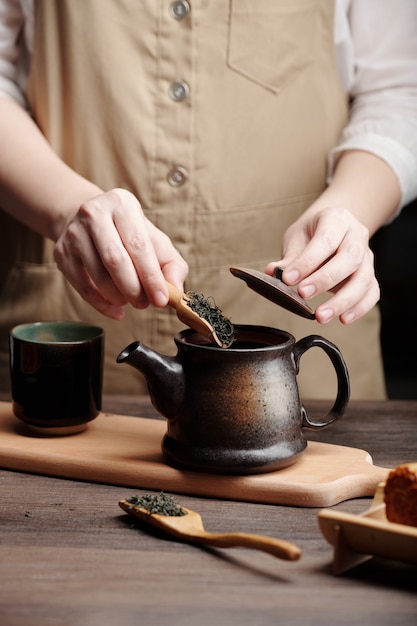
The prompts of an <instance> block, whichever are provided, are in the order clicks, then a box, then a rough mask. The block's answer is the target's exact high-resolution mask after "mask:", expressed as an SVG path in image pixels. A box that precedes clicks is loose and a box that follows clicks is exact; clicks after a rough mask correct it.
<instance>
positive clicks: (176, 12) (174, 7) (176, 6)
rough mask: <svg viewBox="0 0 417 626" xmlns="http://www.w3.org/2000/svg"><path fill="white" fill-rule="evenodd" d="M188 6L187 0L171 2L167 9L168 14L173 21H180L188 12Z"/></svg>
mask: <svg viewBox="0 0 417 626" xmlns="http://www.w3.org/2000/svg"><path fill="white" fill-rule="evenodd" d="M190 8H191V7H190V5H189V3H188V2H187V0H180V1H179V2H172V3H171V6H170V7H169V12H170V13H171V15H172V17H173V18H174V19H175V20H182V18H183V17H185V16H186V15H187V13H189V11H190Z"/></svg>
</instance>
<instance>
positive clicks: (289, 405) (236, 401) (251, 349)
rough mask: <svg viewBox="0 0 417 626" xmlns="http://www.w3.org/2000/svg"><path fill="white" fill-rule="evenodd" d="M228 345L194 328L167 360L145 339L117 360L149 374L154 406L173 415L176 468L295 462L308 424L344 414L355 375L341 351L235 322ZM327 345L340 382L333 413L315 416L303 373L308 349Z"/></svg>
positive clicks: (259, 468)
mask: <svg viewBox="0 0 417 626" xmlns="http://www.w3.org/2000/svg"><path fill="white" fill-rule="evenodd" d="M236 330H237V340H236V341H235V343H234V344H233V345H232V347H230V348H228V349H223V348H219V347H217V346H215V345H214V344H211V343H209V342H208V341H207V340H206V339H204V338H203V337H201V335H199V334H197V333H195V332H194V331H192V330H185V331H182V332H181V333H179V334H178V335H177V336H176V337H175V343H176V345H177V348H178V353H177V355H176V356H175V357H167V356H163V355H160V354H159V353H157V352H155V351H153V350H151V349H150V348H148V347H147V346H144V345H143V344H141V343H139V342H135V343H133V344H131V345H130V346H128V347H127V348H126V349H125V350H124V351H123V352H122V353H121V354H120V355H119V357H118V362H127V363H129V364H130V365H132V366H133V367H136V368H137V369H139V370H140V371H141V372H142V373H143V374H144V375H145V377H146V379H147V382H148V387H149V391H150V396H151V399H152V403H153V405H154V406H155V408H156V409H157V410H158V411H159V412H160V413H161V414H162V415H163V416H164V417H166V418H167V420H168V423H167V432H166V434H165V436H164V438H163V441H162V450H163V452H164V453H165V455H166V456H167V457H168V459H169V460H170V461H171V462H172V463H174V464H175V465H178V466H181V467H186V468H189V469H194V470H199V471H208V472H216V473H224V474H253V473H260V472H267V471H272V470H276V469H280V468H283V467H285V466H287V465H290V464H292V463H294V462H295V461H296V460H297V459H298V457H299V456H300V455H301V454H302V453H303V451H304V450H305V448H306V445H307V444H306V440H305V438H304V436H303V433H302V428H303V427H307V428H313V429H319V428H323V427H324V426H327V425H328V424H330V423H331V422H333V421H335V420H336V419H338V418H339V417H340V416H341V415H342V414H343V412H344V410H345V407H346V405H347V403H348V400H349V377H348V373H347V369H346V365H345V363H344V360H343V358H342V355H341V354H340V352H339V350H338V349H337V348H336V346H334V345H333V344H331V343H330V342H328V341H327V340H326V339H324V338H322V337H320V336H318V335H311V336H309V337H305V338H304V339H301V340H300V341H298V342H296V341H295V339H294V337H292V335H290V334H289V333H287V332H285V331H281V330H276V329H273V328H267V327H262V326H236ZM313 346H317V347H320V348H322V349H323V350H324V351H325V352H326V353H327V354H328V356H329V357H330V359H331V361H332V363H333V365H334V368H335V371H336V374H337V379H338V393H337V398H336V400H335V402H334V405H333V407H332V409H331V410H330V412H329V413H328V414H327V415H326V416H325V417H324V418H323V419H321V420H319V421H312V420H311V419H310V418H309V416H308V415H307V413H306V411H305V409H304V407H303V406H302V404H301V401H300V397H299V392H298V385H297V373H298V370H299V362H300V358H301V356H302V355H303V354H304V352H305V351H306V350H308V349H309V348H311V347H313Z"/></svg>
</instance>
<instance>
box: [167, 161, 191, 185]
mask: <svg viewBox="0 0 417 626" xmlns="http://www.w3.org/2000/svg"><path fill="white" fill-rule="evenodd" d="M187 178H188V172H187V170H186V169H185V168H184V167H181V165H177V166H176V167H174V168H173V169H172V170H171V171H170V172H169V174H168V182H169V184H170V185H171V187H181V185H183V184H184V183H185V182H186V180H187Z"/></svg>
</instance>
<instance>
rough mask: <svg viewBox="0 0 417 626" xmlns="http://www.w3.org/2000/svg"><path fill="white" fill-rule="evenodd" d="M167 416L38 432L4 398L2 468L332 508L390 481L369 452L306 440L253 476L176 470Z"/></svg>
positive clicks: (102, 418)
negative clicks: (169, 457) (300, 449)
mask: <svg viewBox="0 0 417 626" xmlns="http://www.w3.org/2000/svg"><path fill="white" fill-rule="evenodd" d="M165 430H166V423H165V421H164V420H152V419H145V418H140V417H127V416H121V415H110V414H101V415H99V416H98V418H97V419H95V420H94V421H93V422H91V423H90V424H89V426H88V429H87V430H86V431H84V432H82V433H79V434H76V435H71V436H66V437H53V438H50V437H48V438H46V437H37V436H35V435H33V434H30V433H28V432H27V431H26V430H25V426H24V425H23V424H22V423H21V422H20V421H19V420H18V419H17V418H16V417H14V415H13V412H12V407H11V404H10V403H6V402H0V467H2V468H4V469H11V470H19V471H24V472H31V473H36V474H45V475H48V476H57V477H61V478H72V479H75V480H87V481H91V482H99V483H106V484H111V485H122V486H124V487H136V488H140V489H150V490H156V491H167V492H173V493H179V494H188V495H195V496H207V497H213V498H221V499H228V500H242V501H247V502H263V503H270V504H287V505H295V506H303V507H327V506H332V505H334V504H337V503H338V502H341V501H343V500H348V499H349V498H357V497H362V496H371V495H373V494H374V493H375V489H376V486H377V485H378V483H379V482H381V481H383V480H385V479H386V476H387V474H388V471H389V470H388V469H387V468H382V467H376V466H374V465H373V464H372V459H371V457H370V456H369V454H368V453H367V452H365V451H364V450H359V449H356V448H350V447H347V446H336V445H332V444H326V443H319V442H309V443H308V446H307V450H306V451H305V452H304V454H303V455H302V456H301V458H300V459H299V460H298V461H297V463H295V464H294V465H292V466H290V467H287V468H284V469H282V470H278V471H275V472H270V473H268V474H258V475H254V476H223V475H215V474H207V473H200V472H193V471H185V470H179V469H175V468H173V467H171V466H170V465H168V464H167V463H166V462H165V459H164V456H163V455H162V452H161V447H160V445H161V440H162V437H163V434H164V433H165Z"/></svg>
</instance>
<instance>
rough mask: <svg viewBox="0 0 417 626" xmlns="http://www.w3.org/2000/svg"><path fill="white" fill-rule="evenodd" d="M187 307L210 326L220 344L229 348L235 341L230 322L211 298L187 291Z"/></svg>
mask: <svg viewBox="0 0 417 626" xmlns="http://www.w3.org/2000/svg"><path fill="white" fill-rule="evenodd" d="M186 295H187V298H188V300H187V305H188V306H189V307H190V309H191V310H192V311H194V312H195V313H197V315H198V316H199V317H201V318H202V319H204V320H206V322H208V323H209V324H210V326H212V328H213V330H214V332H215V333H216V335H217V338H218V339H219V341H220V343H221V344H222V345H223V346H227V347H229V346H230V345H231V344H232V343H233V341H234V339H235V329H234V327H233V324H232V322H231V321H230V320H229V319H228V318H227V317H224V315H223V314H222V312H221V310H220V309H219V307H218V306H217V305H216V303H215V302H214V300H213V298H205V297H204V295H203V294H202V293H196V292H195V291H187V293H186Z"/></svg>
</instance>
